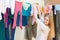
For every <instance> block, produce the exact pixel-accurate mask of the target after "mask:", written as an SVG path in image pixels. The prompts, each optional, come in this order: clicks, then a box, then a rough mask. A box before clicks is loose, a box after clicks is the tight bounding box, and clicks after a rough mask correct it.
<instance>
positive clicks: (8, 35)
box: [4, 8, 15, 40]
mask: <svg viewBox="0 0 60 40" xmlns="http://www.w3.org/2000/svg"><path fill="white" fill-rule="evenodd" d="M6 12H7V13H6V15H8V16H6V15H4V16H5V18H6V17H7V19H5V20H7V21H6V23H7V27H6V26H5V40H14V34H15V29H12V24H13V16H12V14H11V9H10V8H7V10H6Z"/></svg>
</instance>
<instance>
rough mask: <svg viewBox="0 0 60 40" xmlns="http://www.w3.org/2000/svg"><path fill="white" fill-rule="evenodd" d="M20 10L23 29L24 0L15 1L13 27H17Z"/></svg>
mask: <svg viewBox="0 0 60 40" xmlns="http://www.w3.org/2000/svg"><path fill="white" fill-rule="evenodd" d="M18 11H20V28H21V29H22V2H18V1H15V13H14V22H13V29H14V28H15V27H16V20H17V15H18Z"/></svg>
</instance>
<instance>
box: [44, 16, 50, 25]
mask: <svg viewBox="0 0 60 40" xmlns="http://www.w3.org/2000/svg"><path fill="white" fill-rule="evenodd" d="M44 23H45V25H48V24H49V17H48V16H46V17H45V18H44Z"/></svg>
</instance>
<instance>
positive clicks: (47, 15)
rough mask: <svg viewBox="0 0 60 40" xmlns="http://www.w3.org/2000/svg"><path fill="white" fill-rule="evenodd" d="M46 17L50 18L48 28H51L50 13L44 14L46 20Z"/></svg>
mask: <svg viewBox="0 0 60 40" xmlns="http://www.w3.org/2000/svg"><path fill="white" fill-rule="evenodd" d="M45 17H48V18H49V24H48V26H50V16H49V13H48V14H44V18H45Z"/></svg>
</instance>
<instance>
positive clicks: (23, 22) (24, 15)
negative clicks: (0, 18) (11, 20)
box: [16, 3, 32, 26]
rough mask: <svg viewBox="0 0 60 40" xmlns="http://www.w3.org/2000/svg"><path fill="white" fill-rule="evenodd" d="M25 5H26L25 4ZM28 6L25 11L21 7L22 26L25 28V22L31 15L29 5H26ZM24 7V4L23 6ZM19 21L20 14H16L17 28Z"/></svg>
mask: <svg viewBox="0 0 60 40" xmlns="http://www.w3.org/2000/svg"><path fill="white" fill-rule="evenodd" d="M25 4H27V3H25ZM28 4H29V5H30V6H29V7H28V9H27V10H25V9H24V7H25V6H22V26H26V25H27V20H28V17H29V16H30V15H31V14H30V13H31V8H32V6H31V4H30V3H28ZM23 5H24V4H23ZM19 20H20V12H18V16H17V20H16V24H17V26H19V22H20V21H19Z"/></svg>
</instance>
